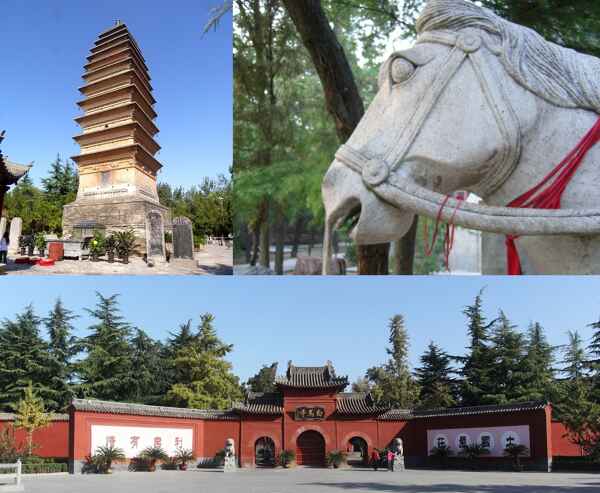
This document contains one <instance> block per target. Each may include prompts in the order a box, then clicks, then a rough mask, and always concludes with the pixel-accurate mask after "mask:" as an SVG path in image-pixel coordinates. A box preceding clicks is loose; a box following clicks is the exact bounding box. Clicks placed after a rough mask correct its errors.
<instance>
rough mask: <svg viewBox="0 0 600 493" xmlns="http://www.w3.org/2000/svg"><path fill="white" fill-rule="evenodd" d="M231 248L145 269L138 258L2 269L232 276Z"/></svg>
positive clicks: (211, 247) (14, 271)
mask: <svg viewBox="0 0 600 493" xmlns="http://www.w3.org/2000/svg"><path fill="white" fill-rule="evenodd" d="M232 255H233V254H232V249H231V248H227V247H225V246H219V245H206V246H205V247H204V248H203V249H202V250H201V251H199V252H196V254H195V262H194V261H191V260H187V261H186V260H174V261H172V262H169V263H166V264H164V265H155V266H154V267H148V265H147V264H146V263H145V262H144V261H143V259H142V258H141V257H131V259H130V262H129V264H123V263H121V262H114V263H112V264H110V263H108V262H107V261H105V260H100V261H99V262H91V261H89V260H81V261H80V260H69V259H67V260H62V261H60V262H57V263H56V264H55V265H54V266H52V267H41V266H39V265H20V264H15V263H13V262H11V260H12V259H10V258H9V263H8V265H7V266H5V267H4V270H5V271H6V272H7V273H8V274H10V275H14V274H18V275H31V274H35V275H48V274H75V275H95V274H104V275H141V276H143V275H146V276H147V275H156V274H162V275H201V274H218V275H230V274H232V273H233V267H232V264H233V257H232Z"/></svg>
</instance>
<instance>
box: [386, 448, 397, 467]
mask: <svg viewBox="0 0 600 493" xmlns="http://www.w3.org/2000/svg"><path fill="white" fill-rule="evenodd" d="M395 458H396V454H395V453H394V452H392V451H391V450H388V453H387V466H388V471H392V472H394V459H395Z"/></svg>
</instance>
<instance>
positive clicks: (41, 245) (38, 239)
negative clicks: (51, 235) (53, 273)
mask: <svg viewBox="0 0 600 493" xmlns="http://www.w3.org/2000/svg"><path fill="white" fill-rule="evenodd" d="M34 242H35V247H36V248H37V249H38V251H39V252H40V254H41V253H42V252H43V251H44V250H45V249H46V235H45V234H44V233H37V234H36V235H35V240H34Z"/></svg>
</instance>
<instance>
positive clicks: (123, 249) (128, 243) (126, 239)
mask: <svg viewBox="0 0 600 493" xmlns="http://www.w3.org/2000/svg"><path fill="white" fill-rule="evenodd" d="M114 234H115V238H116V240H117V245H116V248H117V254H118V255H119V258H121V259H122V260H123V262H124V263H128V262H129V256H130V255H131V254H132V253H133V251H134V249H135V242H136V237H135V232H134V231H133V229H132V228H129V229H126V230H124V231H117V232H116V233H114Z"/></svg>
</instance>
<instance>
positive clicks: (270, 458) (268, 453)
mask: <svg viewBox="0 0 600 493" xmlns="http://www.w3.org/2000/svg"><path fill="white" fill-rule="evenodd" d="M254 463H255V464H256V466H257V467H273V466H274V465H275V442H274V441H273V440H272V439H271V438H269V437H260V438H259V439H258V440H256V443H255V444H254Z"/></svg>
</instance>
